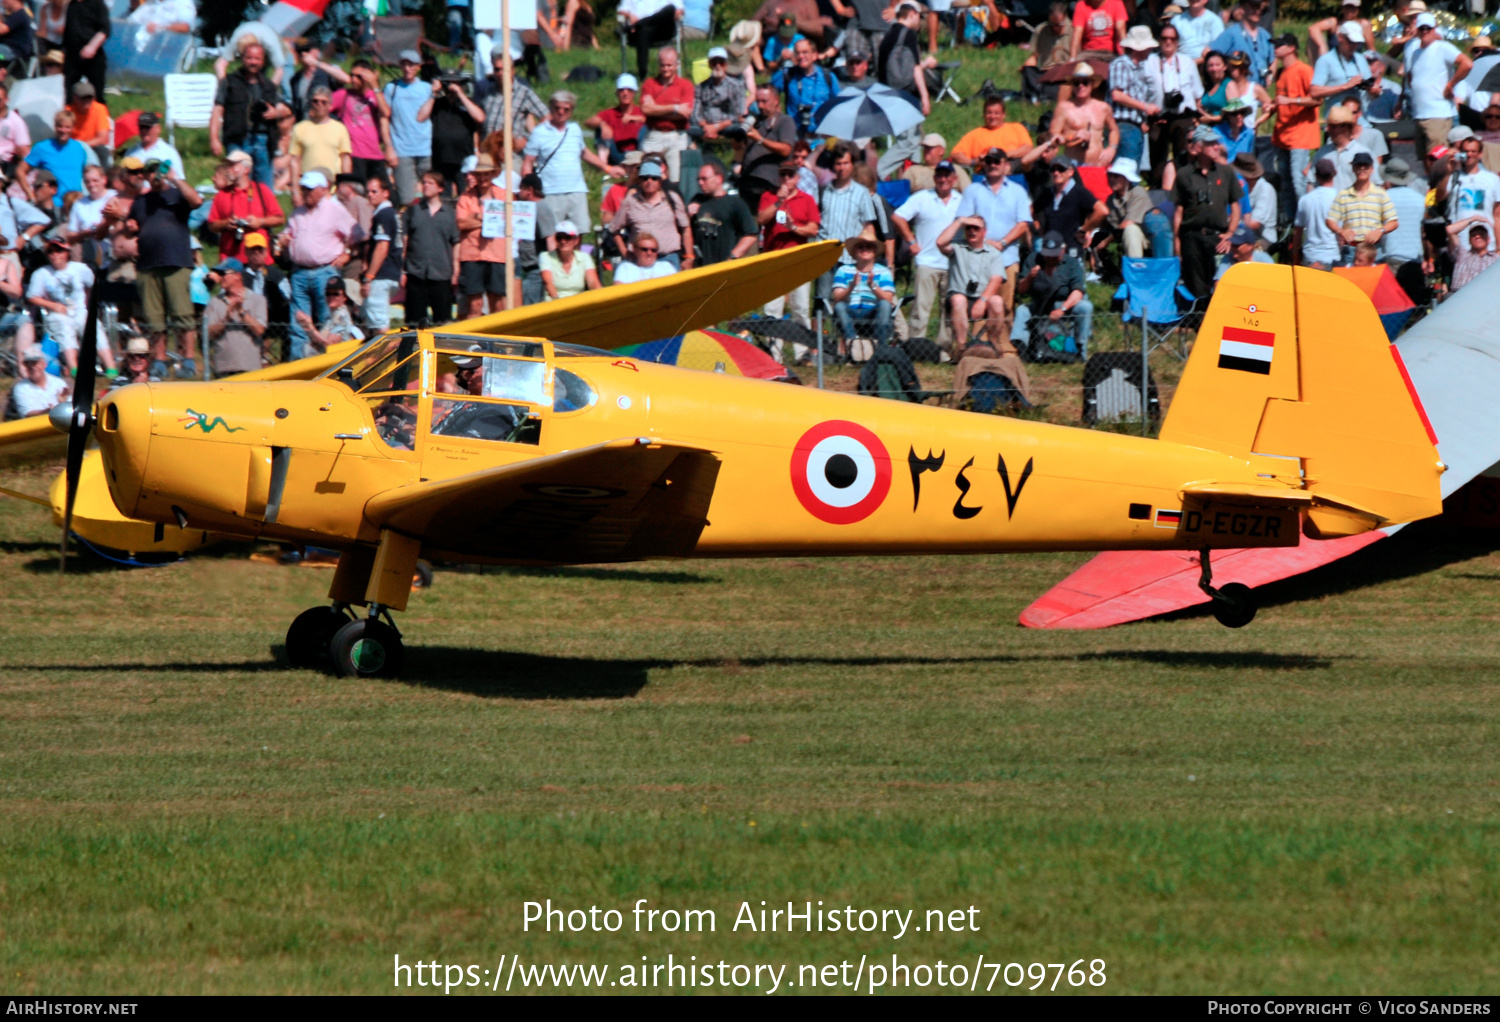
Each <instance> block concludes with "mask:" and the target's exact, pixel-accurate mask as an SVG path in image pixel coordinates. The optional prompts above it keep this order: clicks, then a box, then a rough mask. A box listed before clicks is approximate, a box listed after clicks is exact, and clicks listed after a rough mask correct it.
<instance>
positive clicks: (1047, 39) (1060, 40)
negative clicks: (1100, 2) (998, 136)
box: [1021, 0, 1207, 103]
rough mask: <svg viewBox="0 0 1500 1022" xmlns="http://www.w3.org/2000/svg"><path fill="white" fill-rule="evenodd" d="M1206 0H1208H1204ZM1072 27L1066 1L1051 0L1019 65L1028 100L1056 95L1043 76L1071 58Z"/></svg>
mask: <svg viewBox="0 0 1500 1022" xmlns="http://www.w3.org/2000/svg"><path fill="white" fill-rule="evenodd" d="M1204 2H1207V0H1204ZM1072 48H1073V29H1072V26H1070V25H1069V24H1068V5H1067V4H1065V3H1062V2H1060V0H1053V2H1052V4H1051V6H1049V7H1048V8H1047V21H1046V23H1045V24H1043V25H1042V27H1041V28H1039V29H1037V30H1036V35H1034V36H1032V37H1031V55H1030V56H1028V57H1027V58H1026V62H1025V63H1024V64H1022V65H1021V94H1022V96H1023V97H1025V99H1026V100H1027V101H1028V102H1030V103H1049V102H1052V101H1053V100H1055V99H1057V95H1058V87H1057V86H1056V85H1055V84H1045V85H1044V84H1043V83H1042V76H1043V75H1045V74H1046V73H1047V72H1048V71H1050V70H1052V69H1053V68H1054V67H1058V66H1059V65H1062V64H1066V63H1068V62H1069V60H1070V51H1071V50H1072Z"/></svg>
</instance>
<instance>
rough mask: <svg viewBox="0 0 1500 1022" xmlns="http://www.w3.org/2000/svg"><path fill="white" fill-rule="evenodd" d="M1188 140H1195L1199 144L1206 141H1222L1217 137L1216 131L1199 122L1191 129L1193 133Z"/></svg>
mask: <svg viewBox="0 0 1500 1022" xmlns="http://www.w3.org/2000/svg"><path fill="white" fill-rule="evenodd" d="M1190 141H1193V142H1197V143H1198V144H1199V145H1202V144H1204V143H1206V142H1222V141H1223V139H1221V138H1220V137H1219V133H1218V132H1217V131H1215V130H1214V129H1212V128H1210V127H1209V126H1208V125H1206V124H1200V125H1198V126H1197V127H1196V128H1194V129H1193V134H1192V137H1191V139H1190Z"/></svg>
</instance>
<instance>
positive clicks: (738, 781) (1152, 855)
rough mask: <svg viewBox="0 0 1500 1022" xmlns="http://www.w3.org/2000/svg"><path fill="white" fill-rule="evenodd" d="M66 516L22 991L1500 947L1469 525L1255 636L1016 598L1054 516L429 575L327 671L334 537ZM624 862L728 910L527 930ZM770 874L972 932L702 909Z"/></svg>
mask: <svg viewBox="0 0 1500 1022" xmlns="http://www.w3.org/2000/svg"><path fill="white" fill-rule="evenodd" d="M5 476H6V478H5V479H4V480H0V482H3V483H4V484H5V485H10V486H15V487H16V488H20V489H34V488H35V487H36V483H37V480H38V479H39V478H41V477H42V472H41V471H40V470H16V471H10V472H7V473H5ZM54 536H55V534H54V532H53V530H52V529H51V527H50V526H48V525H47V523H46V522H45V519H44V516H43V515H42V514H41V513H40V512H39V511H35V510H32V509H30V508H26V507H21V506H19V505H15V504H6V505H3V506H0V571H4V572H5V573H6V574H7V575H8V577H10V579H11V580H12V585H11V586H9V587H7V588H6V589H5V591H4V593H3V594H0V636H3V643H0V729H3V734H4V735H5V739H4V741H3V743H0V814H3V819H4V820H5V825H4V827H3V828H0V975H3V976H4V977H5V983H4V987H5V988H6V989H8V990H11V991H15V992H48V991H50V992H56V991H78V992H81V991H89V992H102V991H118V992H232V991H246V992H250V991H299V992H324V991H353V992H381V991H385V990H388V989H390V988H391V971H390V970H391V966H392V955H394V954H400V955H401V956H402V960H403V961H407V960H413V959H417V958H421V959H423V960H434V959H437V960H443V961H455V962H463V963H468V962H474V963H478V964H480V965H481V966H482V967H488V966H489V963H492V962H493V961H495V960H496V959H497V958H498V956H499V955H500V954H502V953H508V954H515V953H520V954H523V955H525V956H527V960H528V961H535V962H542V961H557V962H561V961H568V962H593V963H599V964H605V963H610V964H615V965H619V964H622V963H626V962H635V961H639V956H640V955H648V956H651V957H652V961H656V960H658V959H660V958H662V957H664V956H665V955H666V954H667V953H668V952H673V953H675V954H677V955H678V956H679V957H680V956H682V955H684V954H698V955H699V956H700V959H703V958H706V959H709V960H715V961H717V960H718V959H720V958H723V959H724V960H726V961H730V962H749V963H754V962H757V961H759V962H785V963H791V964H793V965H796V964H800V963H805V962H810V963H827V962H837V961H840V960H842V959H844V958H845V957H848V956H851V955H852V956H854V958H855V959H857V958H858V956H859V955H860V954H872V955H874V954H879V955H887V954H889V953H891V952H893V951H894V952H899V953H900V954H902V956H903V960H906V961H909V962H916V961H926V962H929V963H931V962H935V961H936V960H937V959H938V958H940V957H945V958H946V959H947V960H949V961H952V960H967V959H969V958H973V957H975V956H977V955H978V954H979V953H981V952H983V953H984V954H985V955H986V957H987V959H988V960H990V961H995V960H1002V959H1003V960H1005V961H1020V962H1029V961H1034V960H1035V961H1060V960H1066V961H1068V962H1072V961H1074V960H1075V959H1077V958H1079V957H1086V958H1089V959H1092V958H1104V959H1105V960H1106V961H1108V962H1109V976H1110V982H1109V985H1108V986H1107V987H1106V988H1105V989H1106V990H1108V991H1128V992H1210V991H1220V992H1241V993H1254V992H1273V991H1280V992H1286V991H1302V992H1317V991H1339V992H1354V991H1366V992H1396V991H1405V992H1476V991H1486V990H1488V991H1493V990H1494V989H1495V987H1496V984H1497V979H1500V976H1497V966H1496V963H1495V961H1494V956H1493V948H1494V946H1495V944H1496V941H1497V939H1500V923H1497V920H1500V911H1497V908H1500V899H1497V897H1496V894H1497V892H1496V877H1497V869H1496V867H1497V862H1496V854H1497V852H1496V848H1497V847H1500V846H1497V844H1496V837H1497V828H1500V812H1497V810H1500V766H1497V763H1500V760H1497V757H1496V755H1495V753H1496V744H1497V737H1500V726H1497V722H1500V714H1497V709H1496V707H1497V696H1500V680H1497V679H1500V675H1497V672H1496V663H1497V659H1500V638H1497V636H1500V632H1497V629H1496V627H1495V625H1496V617H1497V614H1496V608H1495V604H1494V600H1493V596H1492V594H1493V592H1494V587H1495V585H1496V583H1497V582H1500V555H1497V553H1496V547H1495V544H1494V542H1493V541H1492V540H1490V539H1488V538H1485V537H1472V536H1451V535H1444V534H1441V533H1437V532H1435V531H1433V530H1427V531H1426V532H1425V534H1424V533H1423V532H1422V531H1421V530H1418V529H1413V530H1408V531H1407V532H1406V533H1403V534H1402V535H1401V536H1398V537H1397V538H1395V539H1392V540H1388V541H1386V542H1383V543H1380V544H1377V545H1376V546H1375V547H1373V548H1371V549H1370V550H1369V551H1366V552H1364V553H1362V554H1361V555H1358V556H1357V557H1356V558H1355V559H1353V560H1352V561H1351V562H1349V563H1347V564H1346V565H1344V566H1341V567H1339V568H1336V569H1333V570H1327V571H1324V572H1322V573H1319V574H1315V575H1313V576H1310V577H1308V578H1307V579H1303V580H1300V581H1296V582H1293V583H1287V584H1284V585H1282V586H1280V587H1273V588H1272V589H1271V591H1270V592H1269V594H1268V595H1269V599H1270V604H1269V606H1267V607H1266V608H1265V609H1263V610H1262V613H1261V616H1260V617H1259V618H1258V619H1257V620H1256V622H1255V623H1254V624H1253V625H1252V626H1251V627H1249V628H1247V629H1245V630H1243V631H1240V632H1231V631H1227V630H1224V629H1222V628H1220V627H1219V626H1218V625H1216V624H1215V623H1214V622H1213V621H1212V620H1211V619H1210V618H1207V617H1203V616H1198V615H1184V616H1181V617H1179V618H1178V619H1176V620H1170V621H1157V622H1150V623H1143V624H1139V625H1132V626H1128V627H1124V628H1118V629H1113V630H1110V631H1105V632H1081V633H1051V632H1032V631H1026V630H1022V629H1019V628H1017V627H1016V626H1015V624H1014V622H1015V617H1016V614H1017V613H1018V612H1019V611H1020V609H1021V608H1022V607H1024V606H1025V604H1026V603H1027V602H1029V600H1030V599H1032V598H1033V597H1034V596H1035V595H1037V594H1039V593H1040V592H1042V591H1043V590H1045V589H1046V587H1047V586H1049V585H1050V584H1051V583H1052V582H1054V581H1056V580H1057V579H1058V578H1060V577H1061V576H1062V575H1064V574H1065V573H1066V572H1067V571H1068V570H1070V568H1071V567H1072V566H1074V565H1076V564H1077V563H1079V562H1080V561H1081V560H1082V557H1081V556H1079V555H1072V554H1069V555H1032V556H1021V557H1005V558H1001V557H977V558H950V557H941V558H911V559H900V560H883V561H876V560H868V561H863V560H855V559H829V560H817V561H789V560H773V561H747V562H697V561H695V562H686V563H669V564H646V565H631V566H624V567H618V568H575V569H560V570H553V571H544V570H534V569H525V570H521V569H514V570H496V569H491V570H487V571H485V572H484V573H479V572H474V571H469V572H457V571H444V572H441V573H440V574H439V578H438V583H437V585H436V586H435V587H434V588H433V589H432V590H430V591H429V592H427V593H424V594H420V595H418V596H417V597H415V598H414V600H413V604H412V607H411V609H410V611H409V612H408V613H406V614H405V615H403V616H402V620H401V626H402V628H403V629H404V630H405V631H406V634H407V640H408V643H409V663H410V665H411V666H410V670H409V672H408V676H407V677H406V678H405V679H404V680H402V681H400V682H351V681H340V680H334V679H332V678H328V677H325V676H323V675H320V674H317V673H313V672H308V671H293V670H289V669H286V668H284V667H283V666H281V662H280V649H279V646H280V638H281V635H282V632H283V629H284V628H285V625H286V623H287V622H288V621H289V620H290V619H291V617H292V616H293V615H294V614H295V613H296V612H297V611H299V610H301V609H302V608H304V607H307V606H311V605H313V604H315V603H317V602H319V600H320V598H321V593H322V590H323V588H324V587H325V586H326V584H327V578H328V576H327V574H326V573H324V572H316V571H310V570H304V569H281V568H275V567H271V566H267V565H261V564H255V563H250V562H248V561H246V560H245V559H244V557H243V554H244V553H245V551H244V550H243V549H228V550H225V551H222V552H220V553H219V554H217V555H211V556H205V557H200V558H197V559H195V560H192V561H189V562H187V563H183V564H179V565H176V566H173V567H169V568H163V569H157V570H152V571H140V572H130V573H127V572H116V571H110V570H92V571H82V570H80V571H76V572H74V573H71V574H69V575H68V576H66V577H64V578H59V577H58V576H57V575H56V572H55V568H54V566H53V558H54V556H55V555H54ZM79 567H80V568H82V567H83V566H82V565H80V566H79ZM642 897H644V898H648V899H650V902H651V904H652V905H653V906H655V907H661V908H666V907H676V908H679V909H681V908H709V909H714V910H715V911H716V912H717V913H718V915H719V920H720V926H719V930H718V932H716V933H714V934H704V935H692V936H687V935H683V934H668V935H663V934H660V933H656V934H639V935H638V934H634V933H630V932H622V933H619V934H593V933H578V934H557V933H553V934H550V935H549V934H546V933H538V932H536V931H535V930H532V931H531V932H529V933H527V932H523V930H522V928H521V919H522V916H521V903H522V902H523V901H526V900H544V899H546V898H551V899H553V901H554V902H555V903H559V904H561V905H564V906H567V907H583V908H587V907H588V906H589V905H592V904H597V905H599V906H601V907H610V908H618V909H622V910H623V909H627V908H628V907H629V906H630V905H631V904H633V903H634V901H635V899H637V898H642ZM762 899H764V900H766V901H767V902H769V903H771V904H772V905H775V904H776V903H777V902H785V901H786V900H788V899H791V900H794V901H796V902H798V903H799V904H800V903H802V902H804V901H806V900H813V901H814V902H816V901H817V900H819V899H822V900H824V901H825V902H827V903H828V904H829V905H830V906H831V905H843V904H852V905H855V906H856V907H872V908H881V907H891V908H902V909H906V908H915V909H917V910H918V913H919V916H920V914H921V913H922V912H925V911H926V910H928V909H933V908H959V907H967V906H968V905H970V904H973V905H975V906H977V907H978V908H979V909H980V910H981V914H980V916H979V920H980V924H981V929H980V931H979V932H978V933H965V934H937V933H920V934H911V935H908V936H907V937H906V938H905V939H903V940H902V941H899V942H895V941H891V940H890V939H889V938H888V937H881V936H879V935H875V934H871V935H856V936H852V937H851V936H848V935H845V934H827V933H824V934H813V935H811V936H807V935H802V934H799V935H796V936H788V935H786V934H769V935H753V934H749V933H746V932H745V931H744V930H743V929H742V930H741V932H739V933H732V932H727V928H728V926H729V925H730V924H731V923H732V920H733V918H734V913H735V911H736V910H737V908H738V905H739V903H740V902H741V901H750V902H751V903H752V905H755V904H756V903H758V902H759V901H760V900H762ZM627 931H628V927H627ZM1001 985H1003V984H997V987H998V986H1001ZM1064 985H1066V984H1064Z"/></svg>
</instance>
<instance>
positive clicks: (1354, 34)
mask: <svg viewBox="0 0 1500 1022" xmlns="http://www.w3.org/2000/svg"><path fill="white" fill-rule="evenodd" d="M1344 2H1345V3H1346V4H1347V3H1348V2H1349V0H1344ZM1339 35H1341V36H1343V37H1344V38H1345V39H1347V40H1349V41H1350V42H1351V43H1362V42H1364V41H1365V30H1364V29H1362V28H1360V27H1359V22H1357V21H1346V22H1344V23H1343V24H1342V25H1340V26H1339Z"/></svg>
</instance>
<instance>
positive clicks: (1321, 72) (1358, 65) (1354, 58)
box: [1312, 21, 1374, 114]
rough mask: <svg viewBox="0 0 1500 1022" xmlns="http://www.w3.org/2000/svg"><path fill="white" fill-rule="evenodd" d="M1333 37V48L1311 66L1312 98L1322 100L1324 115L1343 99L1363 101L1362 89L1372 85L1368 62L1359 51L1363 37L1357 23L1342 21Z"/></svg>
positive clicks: (1362, 32) (1372, 80)
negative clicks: (1355, 97) (1349, 98)
mask: <svg viewBox="0 0 1500 1022" xmlns="http://www.w3.org/2000/svg"><path fill="white" fill-rule="evenodd" d="M1334 38H1335V42H1334V47H1333V49H1331V50H1329V51H1328V52H1327V53H1325V54H1323V55H1322V56H1321V57H1319V58H1318V62H1317V63H1316V64H1314V65H1313V76H1312V98H1313V99H1317V100H1322V102H1323V112H1324V113H1325V114H1326V113H1327V112H1328V111H1329V110H1331V109H1333V106H1334V104H1336V103H1342V102H1343V101H1344V99H1345V97H1348V96H1358V97H1360V98H1361V99H1363V90H1365V89H1367V88H1369V87H1370V85H1371V84H1373V82H1374V77H1373V76H1372V75H1371V74H1370V62H1369V61H1368V60H1366V59H1365V55H1364V54H1363V53H1361V52H1360V49H1361V48H1363V46H1364V41H1365V36H1364V31H1363V30H1362V29H1361V28H1360V26H1359V22H1357V21H1346V22H1344V23H1343V24H1342V25H1340V26H1339V30H1338V34H1337V35H1336V36H1335V37H1334Z"/></svg>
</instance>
